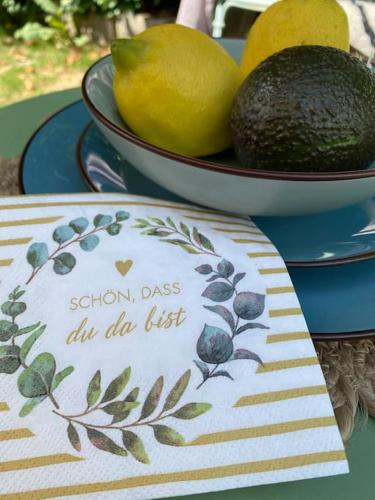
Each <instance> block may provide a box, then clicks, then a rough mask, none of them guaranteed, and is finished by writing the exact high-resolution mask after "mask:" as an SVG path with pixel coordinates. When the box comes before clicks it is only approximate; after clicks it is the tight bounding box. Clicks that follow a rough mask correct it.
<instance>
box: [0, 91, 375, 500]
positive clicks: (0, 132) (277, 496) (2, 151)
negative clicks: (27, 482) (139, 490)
mask: <svg viewBox="0 0 375 500" xmlns="http://www.w3.org/2000/svg"><path fill="white" fill-rule="evenodd" d="M79 98H80V91H79V89H71V90H66V91H63V92H55V93H52V94H47V95H44V96H40V97H36V98H33V99H29V100H26V101H22V102H19V103H16V104H12V105H10V106H6V107H3V108H0V156H3V157H12V156H18V155H20V154H21V152H22V149H23V147H24V146H25V144H26V142H27V140H28V139H29V137H30V135H31V134H32V132H33V131H34V129H35V128H36V127H37V126H38V125H40V124H41V123H42V121H43V120H44V119H46V118H47V117H48V115H50V114H51V113H53V112H55V111H57V110H58V109H60V108H62V107H63V106H66V105H67V104H70V103H71V102H73V101H75V100H77V99H79ZM347 453H348V459H349V466H350V474H346V475H342V476H335V477H327V478H322V479H309V480H305V481H295V482H289V483H281V484H275V485H269V486H257V487H253V488H243V489H239V490H230V491H223V492H220V493H207V494H202V495H192V496H190V497H185V498H192V499H193V498H194V499H197V500H198V499H202V500H229V499H230V500H244V499H251V500H271V499H272V500H302V499H303V500H336V499H337V500H354V499H355V500H362V499H366V500H370V499H371V498H374V496H375V493H374V486H375V421H374V420H372V419H370V420H369V421H368V422H367V423H366V424H365V425H358V426H357V429H356V431H355V432H354V435H353V436H352V438H351V440H350V444H349V447H348V449H347ZM0 493H1V481H0Z"/></svg>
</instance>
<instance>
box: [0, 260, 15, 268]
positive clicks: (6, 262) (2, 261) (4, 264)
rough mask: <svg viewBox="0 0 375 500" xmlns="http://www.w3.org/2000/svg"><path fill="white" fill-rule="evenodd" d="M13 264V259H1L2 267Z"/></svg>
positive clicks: (0, 264) (0, 265)
mask: <svg viewBox="0 0 375 500" xmlns="http://www.w3.org/2000/svg"><path fill="white" fill-rule="evenodd" d="M12 262H13V259H0V267H7V266H10V265H11V264H12Z"/></svg>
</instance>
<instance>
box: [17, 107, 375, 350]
mask: <svg viewBox="0 0 375 500" xmlns="http://www.w3.org/2000/svg"><path fill="white" fill-rule="evenodd" d="M81 102H82V99H78V100H76V101H74V102H72V103H70V104H67V105H66V106H63V107H62V108H60V109H59V110H57V111H55V112H54V113H51V114H50V115H49V116H48V117H47V118H46V119H45V120H44V121H43V122H42V123H41V124H40V125H39V126H38V127H37V128H36V129H35V130H34V132H33V133H32V135H31V136H30V138H29V139H28V141H27V143H26V145H25V147H24V148H23V150H22V154H21V157H20V163H19V172H18V175H19V181H20V188H21V190H22V194H23V195H27V194H26V191H25V186H24V183H23V177H24V170H25V168H24V167H25V159H26V155H27V152H28V150H29V148H30V146H31V144H32V142H33V141H34V139H35V137H36V135H37V134H38V133H39V132H41V130H42V129H43V128H44V127H45V126H46V125H47V124H48V123H49V122H50V121H52V120H53V119H54V118H55V116H56V115H58V114H60V113H62V112H64V111H65V110H66V109H68V108H70V107H72V106H75V105H77V104H79V103H81ZM92 123H93V122H92V121H90V122H89V123H88V124H87V125H85V127H84V128H83V130H88V129H89V127H90V126H91V125H92ZM82 135H83V131H82V132H81V134H80V138H81V136H82ZM78 142H79V141H77V145H76V151H78V148H77V146H78ZM76 160H77V157H76ZM77 167H78V169H79V171H81V168H80V164H78V165H77ZM81 175H83V174H82V173H81ZM84 180H85V181H86V183H87V180H86V179H85V178H84ZM87 187H88V188H89V185H87ZM91 192H100V191H96V190H95V191H91ZM364 260H368V259H364ZM289 267H292V266H289ZM297 267H303V266H297ZM307 267H312V266H307ZM313 267H316V266H313ZM320 267H323V266H320ZM309 333H310V336H311V338H312V340H314V341H316V342H337V341H351V340H352V341H357V340H362V339H369V338H374V337H375V327H374V328H370V329H366V330H356V331H349V332H327V333H322V332H319V333H314V332H310V331H309Z"/></svg>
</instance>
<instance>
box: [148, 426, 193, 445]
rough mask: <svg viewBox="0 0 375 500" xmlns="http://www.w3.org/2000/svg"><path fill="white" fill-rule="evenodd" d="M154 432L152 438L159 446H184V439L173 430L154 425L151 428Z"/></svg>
mask: <svg viewBox="0 0 375 500" xmlns="http://www.w3.org/2000/svg"><path fill="white" fill-rule="evenodd" d="M151 427H152V429H153V431H154V436H155V439H156V440H157V441H159V443H161V444H167V445H168V446H184V444H185V439H184V438H183V437H182V436H181V434H179V433H178V432H177V431H175V430H174V429H171V428H170V427H167V426H166V425H159V424H155V425H152V426H151Z"/></svg>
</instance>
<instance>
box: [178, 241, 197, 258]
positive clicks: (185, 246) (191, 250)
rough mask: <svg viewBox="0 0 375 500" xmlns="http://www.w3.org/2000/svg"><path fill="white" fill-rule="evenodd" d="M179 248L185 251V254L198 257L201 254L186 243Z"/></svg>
mask: <svg viewBox="0 0 375 500" xmlns="http://www.w3.org/2000/svg"><path fill="white" fill-rule="evenodd" d="M180 247H181V248H183V249H184V250H185V252H187V253H191V254H194V255H198V254H200V253H201V252H199V251H198V250H196V249H195V248H194V247H192V246H190V245H189V244H188V243H186V245H180Z"/></svg>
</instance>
